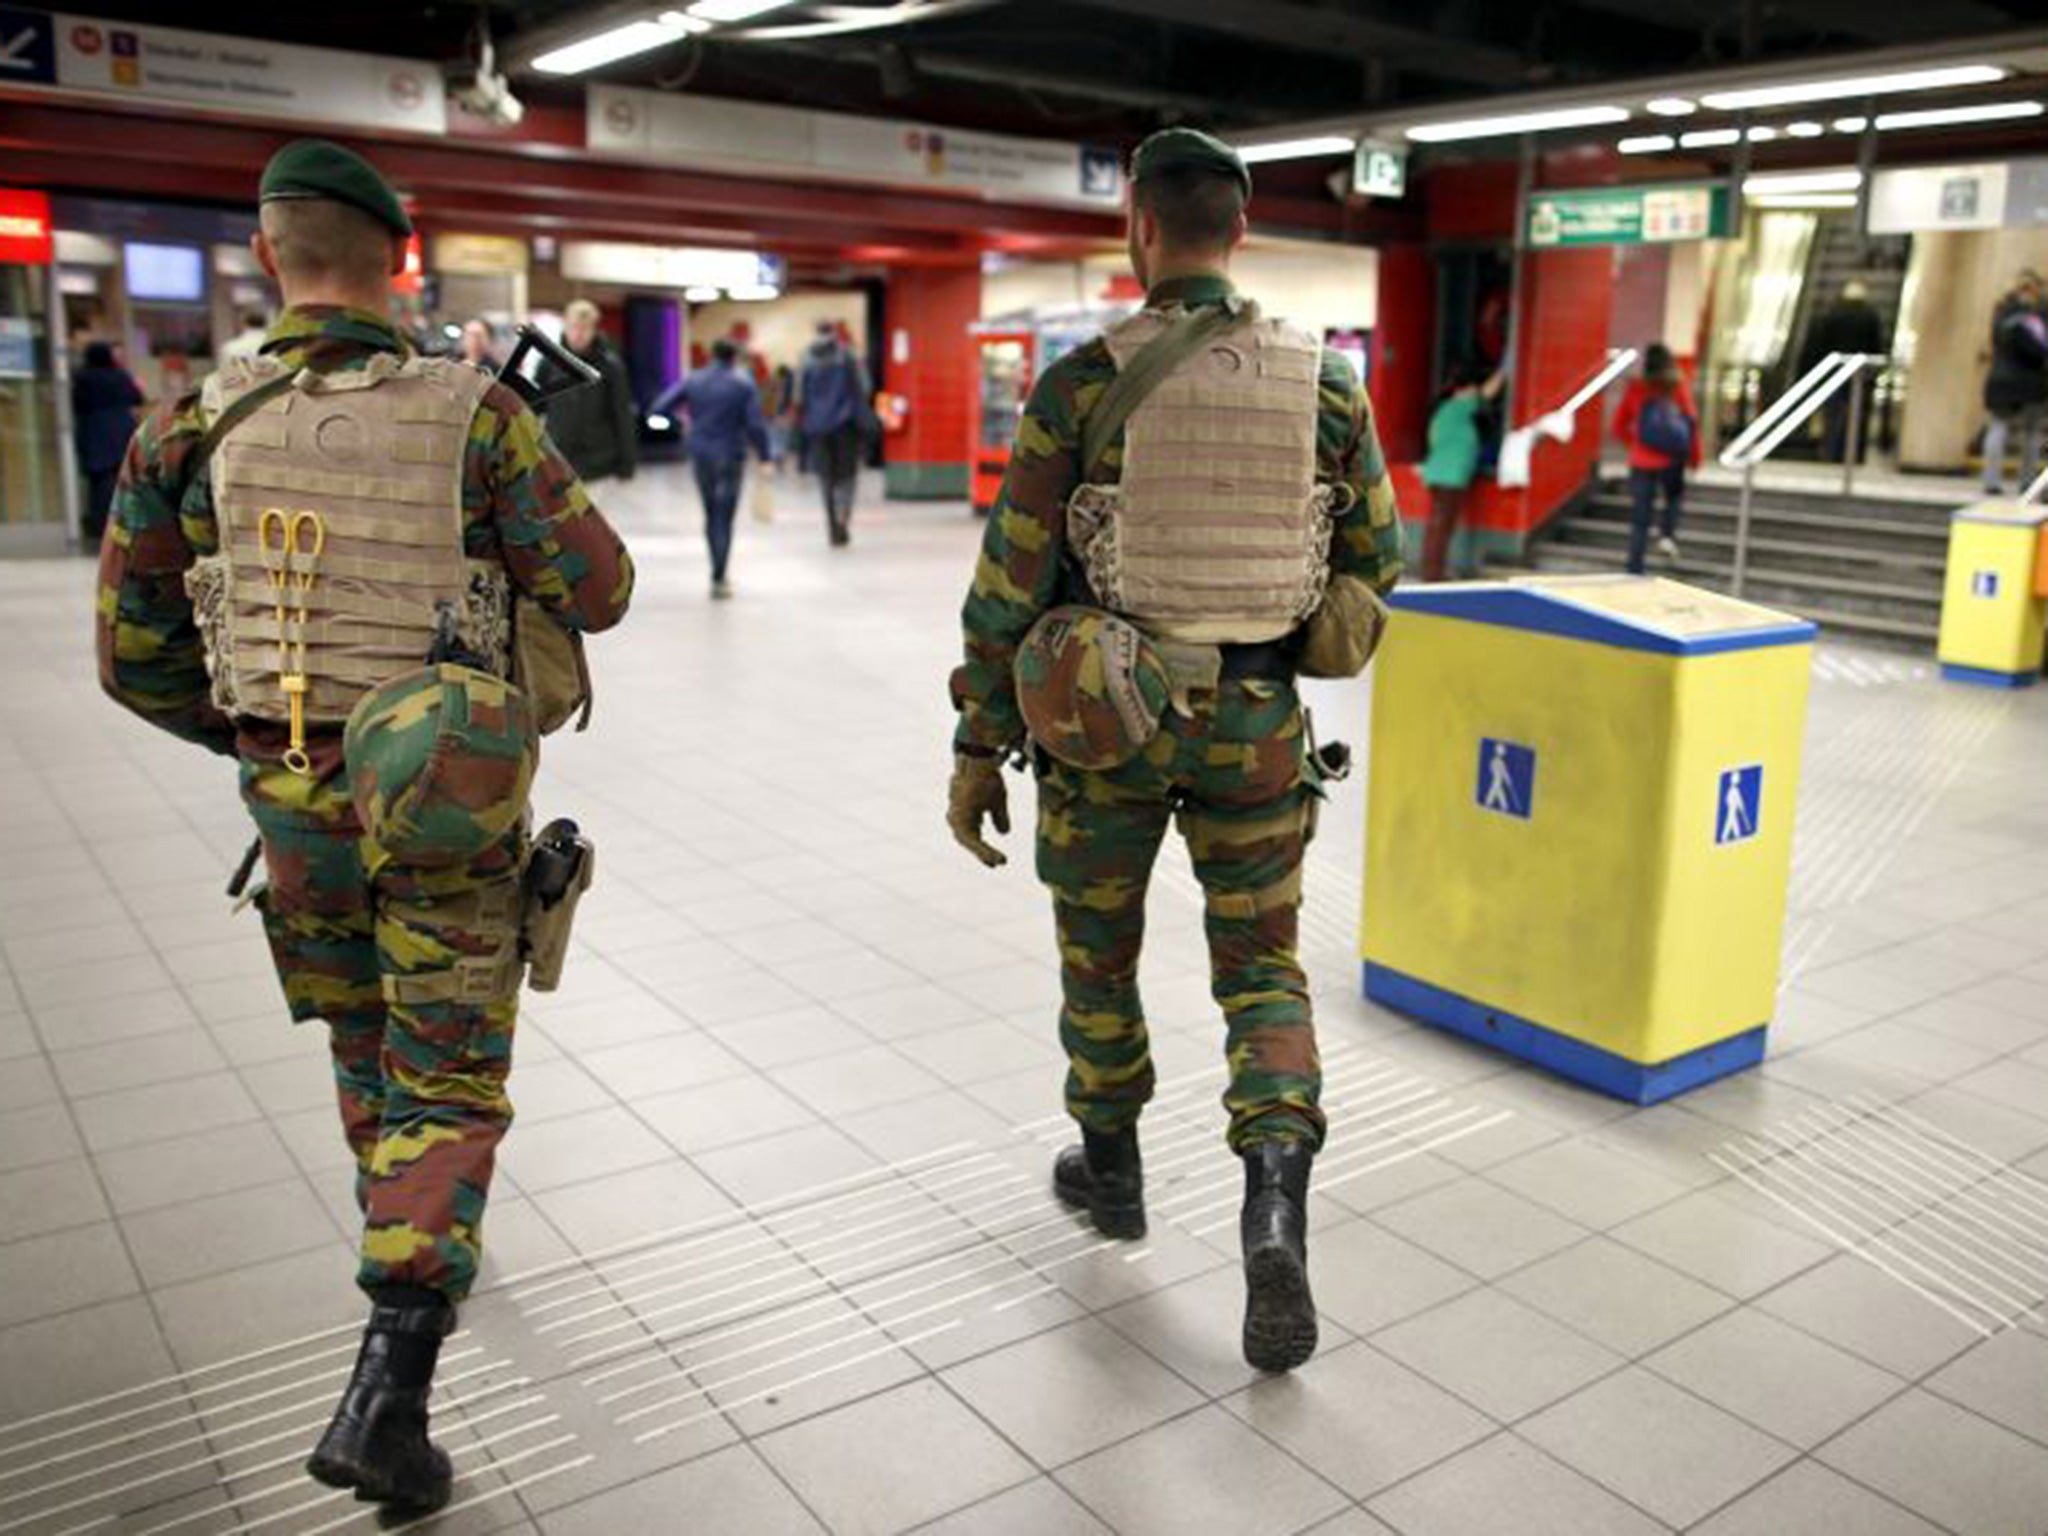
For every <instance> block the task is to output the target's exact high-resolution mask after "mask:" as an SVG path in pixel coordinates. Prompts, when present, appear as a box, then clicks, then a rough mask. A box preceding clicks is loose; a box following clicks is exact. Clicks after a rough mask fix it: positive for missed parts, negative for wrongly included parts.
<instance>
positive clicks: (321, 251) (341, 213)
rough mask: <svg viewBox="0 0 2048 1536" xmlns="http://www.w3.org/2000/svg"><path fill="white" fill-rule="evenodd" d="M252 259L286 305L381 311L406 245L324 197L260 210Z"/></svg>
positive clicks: (276, 203)
mask: <svg viewBox="0 0 2048 1536" xmlns="http://www.w3.org/2000/svg"><path fill="white" fill-rule="evenodd" d="M261 220H262V230H261V233H260V234H258V235H257V237H256V241H255V245H256V255H257V259H258V260H259V261H261V262H262V263H263V266H264V269H265V270H266V271H268V272H270V273H271V275H272V276H274V277H275V278H276V279H277V281H278V283H279V285H280V286H281V287H282V288H283V289H284V297H285V302H286V303H287V304H291V303H307V302H320V301H322V300H334V301H337V302H348V301H350V300H354V301H356V302H362V301H364V300H370V301H372V302H373V303H374V305H375V307H378V308H381V307H382V302H383V296H384V295H385V294H386V293H387V292H388V290H389V286H390V282H391V276H392V274H393V273H394V272H396V271H398V270H400V268H401V267H402V265H403V263H404V259H405V242H404V241H403V240H402V239H400V238H399V236H398V235H397V234H396V233H395V232H394V231H392V230H391V229H389V228H388V227H386V226H385V225H384V224H382V223H380V222H378V221H377V220H376V219H374V218H372V217H371V216H370V215H369V214H367V213H365V212H363V210H361V209H360V208H354V207H351V206H350V205H349V204H347V203H342V202H336V201H333V200H331V199H329V198H323V197H306V198H288V199H279V200H277V201H273V202H268V203H265V204H264V205H263V208H262V213H261Z"/></svg>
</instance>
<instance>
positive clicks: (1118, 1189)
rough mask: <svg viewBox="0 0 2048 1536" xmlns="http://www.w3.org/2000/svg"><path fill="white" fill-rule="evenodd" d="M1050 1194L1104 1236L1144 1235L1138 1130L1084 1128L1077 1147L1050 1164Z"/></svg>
mask: <svg viewBox="0 0 2048 1536" xmlns="http://www.w3.org/2000/svg"><path fill="white" fill-rule="evenodd" d="M1052 1192H1053V1193H1054V1194H1056V1195H1058V1196H1059V1197H1060V1199H1061V1200H1063V1201H1065V1202H1066V1203H1067V1204H1068V1205H1071V1206H1073V1207H1074V1208H1075V1209H1076V1210H1080V1211H1086V1212H1087V1213H1088V1217H1089V1219H1090V1220H1091V1221H1093V1222H1094V1223H1095V1230H1096V1231H1098V1232H1100V1233H1101V1234H1102V1235H1103V1236H1104V1237H1126V1238H1135V1237H1143V1236H1144V1235H1145V1168H1144V1165H1143V1164H1142V1163H1141V1162H1139V1160H1138V1128H1137V1127H1136V1126H1135V1125H1133V1126H1126V1127H1125V1128H1124V1129H1123V1130H1121V1131H1091V1130H1087V1129H1083V1130H1082V1132H1081V1144H1080V1145H1079V1146H1075V1147H1068V1148H1067V1149H1066V1150H1064V1151H1063V1152H1061V1153H1060V1155H1059V1156H1058V1157H1057V1158H1056V1159H1054V1161H1053V1165H1052Z"/></svg>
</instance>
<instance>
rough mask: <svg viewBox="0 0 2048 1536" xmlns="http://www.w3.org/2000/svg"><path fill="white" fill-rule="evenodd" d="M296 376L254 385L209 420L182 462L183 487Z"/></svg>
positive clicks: (286, 387) (286, 375)
mask: <svg viewBox="0 0 2048 1536" xmlns="http://www.w3.org/2000/svg"><path fill="white" fill-rule="evenodd" d="M298 377H299V376H298V373H297V372H296V371H293V372H291V373H282V374H279V375H278V376H277V377H276V378H274V379H272V380H270V381H269V382H268V383H264V384H258V385H257V386H256V387H255V388H254V389H252V390H250V391H249V392H248V393H247V394H244V395H237V396H236V397H235V398H234V399H233V400H230V401H229V402H228V405H227V409H226V410H224V411H222V412H221V413H220V414H219V415H218V416H216V417H214V418H213V425H212V426H210V427H208V428H207V429H206V435H205V436H203V437H201V438H200V439H199V446H198V447H197V448H195V449H193V450H192V457H191V458H190V459H189V460H188V461H187V462H186V470H185V472H186V476H187V480H186V484H188V485H190V484H194V483H196V482H197V481H198V479H199V477H200V476H201V475H203V474H205V473H206V465H207V461H208V460H210V459H211V458H212V457H213V450H214V449H216V448H218V447H219V446H220V444H221V439H223V438H224V437H226V436H227V435H228V434H229V433H230V432H232V431H234V430H235V428H236V427H238V426H240V425H241V424H242V423H243V422H245V421H247V420H248V419H249V418H250V417H251V416H253V415H255V414H256V412H257V411H259V410H261V409H262V408H263V406H264V405H265V404H266V403H268V402H269V401H271V400H273V399H275V398H276V397H277V396H279V395H281V394H283V393H284V392H285V391H286V390H288V389H290V388H291V387H292V385H294V384H296V383H297V382H298Z"/></svg>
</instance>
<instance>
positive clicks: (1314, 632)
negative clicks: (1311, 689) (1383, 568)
mask: <svg viewBox="0 0 2048 1536" xmlns="http://www.w3.org/2000/svg"><path fill="white" fill-rule="evenodd" d="M1386 631H1387V605H1386V604H1385V603H1384V602H1382V601H1381V600H1380V597H1379V594H1378V593H1376V592H1375V591H1373V589H1372V588H1371V587H1369V586H1367V585H1366V584H1365V583H1364V582H1363V581H1360V580H1359V579H1358V578H1357V577H1356V576H1342V575H1338V576H1332V577H1331V578H1330V584H1329V587H1328V588H1327V589H1326V590H1325V591H1324V593H1323V600H1322V601H1321V602H1320V603H1318V604H1317V605H1316V610H1315V612H1314V613H1312V614H1310V615H1309V617H1308V622H1307V623H1305V624H1304V625H1303V626H1302V630H1301V648H1300V653H1299V665H1300V667H1301V675H1302V676H1303V677H1337V678H1342V677H1356V676H1358V674H1359V673H1361V672H1363V671H1364V670H1365V666H1366V663H1367V662H1369V661H1371V660H1372V657H1373V652H1375V651H1377V650H1378V649H1379V645H1380V637H1381V636H1383V635H1384V634H1385V633H1386Z"/></svg>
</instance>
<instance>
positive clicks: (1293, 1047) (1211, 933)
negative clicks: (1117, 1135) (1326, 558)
mask: <svg viewBox="0 0 2048 1536" xmlns="http://www.w3.org/2000/svg"><path fill="white" fill-rule="evenodd" d="M1192 702H1193V714H1192V716H1191V717H1190V716H1188V715H1183V714H1181V713H1180V712H1179V711H1178V710H1169V711H1168V712H1167V714H1166V716H1165V718H1164V720H1163V722H1162V724H1161V727H1160V731H1159V734H1158V735H1157V736H1156V737H1154V738H1153V740H1152V742H1151V743H1150V744H1149V745H1148V746H1147V747H1146V749H1145V751H1144V752H1143V753H1141V754H1140V755H1139V756H1138V757H1136V758H1134V759H1133V760H1132V761H1130V762H1128V763H1125V764H1124V765H1123V766H1121V767H1119V768H1114V769H1110V770H1107V771H1101V772H1095V771H1088V770H1084V769H1078V768H1070V767H1067V766H1066V765H1065V764H1062V763H1058V762H1050V761H1047V762H1045V763H1044V765H1043V771H1042V772H1041V774H1040V777H1039V783H1038V876H1039V878H1040V879H1041V880H1043V881H1044V882H1045V883H1046V885H1048V886H1049V887H1051V889H1052V895H1053V917H1054V922H1055V926H1056V928H1057V930H1058V936H1059V947H1060V984H1061V990H1062V993H1063V995H1064V1004H1063V1006H1062V1008H1061V1010H1060V1040H1061V1043H1062V1044H1063V1045H1065V1047H1066V1050H1067V1061H1068V1071H1067V1111H1068V1113H1069V1114H1071V1115H1072V1116H1073V1117H1074V1118H1075V1119H1076V1120H1078V1121H1079V1122H1080V1123H1081V1124H1082V1125H1084V1126H1086V1127H1088V1128H1090V1129H1093V1130H1099V1131H1116V1130H1120V1129H1122V1128H1123V1127H1125V1126H1128V1125H1132V1124H1134V1123H1136V1121H1137V1119H1138V1115H1139V1112H1140V1111H1141V1110H1142V1109H1143V1107H1144V1105H1145V1103H1146V1101H1147V1100H1148V1099H1150V1098H1151V1097H1152V1088H1153V1071H1152V1056H1151V1049H1150V1044H1149V1041H1148V1038H1147V1033H1146V1028H1145V1012H1144V1008H1143V1005H1142V1004H1141V1002H1140V1000H1139V996H1138V954H1139V950H1140V947H1141V946H1142V944H1143V941H1144V934H1145V890H1146V886H1147V884H1148V883H1149V881H1150V879H1151V874H1152V864H1153V861H1154V859H1155V858H1156V857H1157V855H1158V853H1159V846H1160V844H1161V842H1162V841H1164V839H1165V835H1166V828H1167V824H1168V822H1169V821H1177V822H1178V825H1179V827H1180V832H1181V835H1182V837H1184V838H1185V839H1186V840H1187V844H1188V852H1189V854H1190V856H1191V858H1192V859H1193V862H1194V870H1195V877H1196V878H1197V879H1198V880H1199V881H1200V882H1201V884H1202V890H1203V893H1204V898H1205V906H1206V911H1205V916H1204V926H1205V928H1206V931H1207V935H1208V940H1209V972H1210V986H1211V990H1212V991H1213V993H1214V995H1215V998H1216V1001H1217V1002H1218V1003H1219V1004H1221V1005H1222V1008H1223V1017H1224V1021H1225V1024H1226V1026H1227V1039H1226V1055H1227V1059H1228V1061H1229V1066H1230V1082H1229V1086H1228V1088H1227V1089H1226V1090H1225V1092H1224V1098H1223V1102H1224V1107H1225V1108H1227V1109H1228V1110H1229V1112H1230V1128H1229V1133H1228V1134H1229V1141H1230V1145H1231V1146H1232V1147H1233V1148H1234V1149H1236V1148H1243V1147H1244V1146H1247V1145H1249V1144H1251V1143H1254V1142H1258V1141H1306V1142H1307V1143H1309V1145H1311V1146H1315V1147H1319V1146H1321V1144H1322V1139H1323V1116H1322V1111H1321V1110H1320V1109H1319V1108H1318V1107H1317V1101H1318V1099H1319V1097H1320V1095H1321V1089H1322V1069H1321V1065H1320V1063H1319V1061H1318V1059H1317V1055H1316V1039H1315V1026H1314V1024H1313V1022H1312V1020H1311V1017H1310V1013H1309V999H1308V985H1307V981H1306V979H1305V978H1304V976H1303V975H1302V969H1301V962H1300V960H1299V958H1298V956H1297V954H1296V947H1297V934H1298V930H1299V926H1300V915H1301V863H1302V853H1303V849H1304V846H1305V844H1306V841H1307V833H1308V829H1309V824H1310V818H1311V814H1312V807H1313V802H1314V800H1315V798H1316V797H1317V796H1318V795H1319V793H1320V791H1319V790H1317V789H1316V788H1314V787H1313V786H1312V785H1310V784H1309V783H1308V782H1307V780H1306V778H1305V777H1304V768H1303V760H1304V753H1303V731H1302V718H1301V706H1300V703H1299V701H1298V700H1297V699H1296V697H1295V693H1294V689H1293V688H1292V687H1290V686H1288V685H1286V684H1284V683H1276V682H1265V681H1256V680H1245V681H1225V682H1224V683H1222V684H1221V686H1220V687H1219V688H1218V690H1217V691H1216V692H1215V693H1214V694H1209V693H1206V692H1205V693H1198V694H1195V695H1194V696H1193V700H1192Z"/></svg>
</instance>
